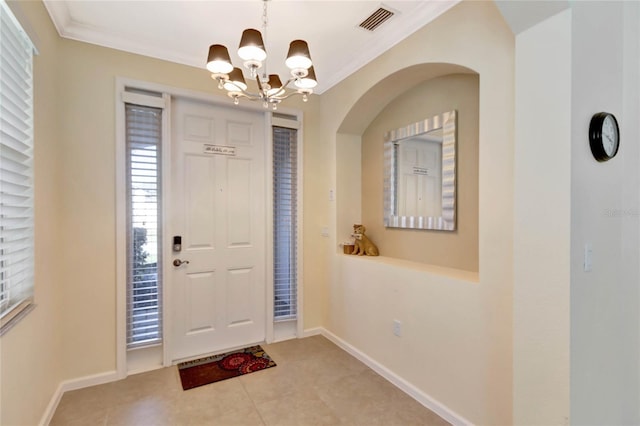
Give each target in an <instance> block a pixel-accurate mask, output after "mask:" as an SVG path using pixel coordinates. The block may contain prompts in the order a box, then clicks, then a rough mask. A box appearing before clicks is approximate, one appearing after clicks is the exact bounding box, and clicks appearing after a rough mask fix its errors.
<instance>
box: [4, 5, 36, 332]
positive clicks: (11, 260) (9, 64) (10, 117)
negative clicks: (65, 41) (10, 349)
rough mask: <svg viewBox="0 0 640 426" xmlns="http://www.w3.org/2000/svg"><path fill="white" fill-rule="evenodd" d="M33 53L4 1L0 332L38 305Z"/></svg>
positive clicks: (25, 36) (32, 48)
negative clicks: (35, 298) (35, 301)
mask: <svg viewBox="0 0 640 426" xmlns="http://www.w3.org/2000/svg"><path fill="white" fill-rule="evenodd" d="M33 54H34V46H33V44H32V43H31V40H30V39H29V37H28V36H27V34H26V33H25V32H24V31H23V29H22V27H21V26H20V24H19V23H18V21H17V20H16V18H15V17H14V15H13V13H12V12H11V10H10V9H9V7H8V6H7V4H6V3H5V2H4V1H3V0H0V84H1V86H0V87H1V90H0V324H1V325H0V334H2V333H3V332H5V331H7V330H8V329H9V328H10V327H11V326H12V325H13V324H15V323H16V322H17V321H18V320H19V319H20V318H21V317H22V316H24V315H25V314H26V313H27V312H28V311H29V310H30V309H31V308H33V268H34V260H33V256H34V254H33V246H34V231H33V72H32V68H33V67H32V64H33Z"/></svg>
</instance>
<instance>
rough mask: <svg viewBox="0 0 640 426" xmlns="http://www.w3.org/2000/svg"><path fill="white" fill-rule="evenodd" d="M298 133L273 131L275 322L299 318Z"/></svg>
mask: <svg viewBox="0 0 640 426" xmlns="http://www.w3.org/2000/svg"><path fill="white" fill-rule="evenodd" d="M297 140H298V131H297V130H296V129H290V128H286V127H277V126H274V127H273V257H274V259H273V274H274V276H273V281H274V298H275V300H274V320H275V321H284V320H290V319H295V318H296V315H297V269H298V268H297V262H298V259H297V255H296V253H297V247H296V241H297V229H298V227H297V204H298V202H297V201H298V200H297V194H298V189H297V182H298V164H297V159H298V151H297Z"/></svg>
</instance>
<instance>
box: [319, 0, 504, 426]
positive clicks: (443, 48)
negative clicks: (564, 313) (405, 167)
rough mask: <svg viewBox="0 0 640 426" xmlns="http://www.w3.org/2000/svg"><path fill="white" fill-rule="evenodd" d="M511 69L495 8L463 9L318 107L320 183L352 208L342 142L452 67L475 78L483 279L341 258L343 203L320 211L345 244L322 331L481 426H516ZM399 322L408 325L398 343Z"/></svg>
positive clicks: (475, 5) (469, 5)
mask: <svg viewBox="0 0 640 426" xmlns="http://www.w3.org/2000/svg"><path fill="white" fill-rule="evenodd" d="M513 61H514V37H513V34H512V33H511V31H510V30H509V28H508V27H507V26H506V24H505V22H504V21H503V19H502V16H501V15H500V13H499V12H498V10H497V9H496V7H495V5H494V4H493V3H490V2H463V3H460V4H459V5H457V6H455V7H454V8H452V9H450V10H449V11H448V12H446V13H445V14H443V15H442V16H440V17H439V18H438V19H437V20H435V21H434V22H432V23H430V24H428V25H427V26H425V27H424V28H423V29H421V30H419V31H417V32H416V33H414V34H413V35H412V36H410V37H408V38H407V39H405V40H404V41H403V42H401V43H399V44H398V45H396V46H395V47H394V48H393V49H391V50H390V51H388V52H386V53H385V54H384V55H382V56H380V57H379V58H377V59H376V60H374V61H372V62H371V63H370V64H368V65H367V66H366V67H364V68H362V69H360V70H359V71H358V73H357V75H354V76H351V77H349V78H348V79H346V80H345V81H343V82H342V83H340V84H339V85H337V86H336V87H334V88H333V89H331V90H330V91H328V92H326V93H324V94H323V95H322V98H321V101H322V118H323V123H324V125H323V126H322V134H321V139H322V140H325V141H327V150H329V152H330V153H331V156H332V159H333V160H332V161H331V162H330V163H329V164H328V165H327V167H326V169H327V172H326V174H325V176H326V179H327V181H328V182H329V185H335V188H336V190H337V193H338V198H337V199H338V201H340V200H344V199H347V200H348V199H350V198H351V197H352V196H357V194H359V193H361V192H362V193H364V191H362V189H363V186H362V185H361V183H360V182H349V181H347V182H345V181H343V180H337V179H336V176H343V175H344V172H343V170H342V168H344V167H348V162H346V161H345V160H344V159H343V154H345V151H344V150H343V147H342V145H341V143H340V142H342V141H344V140H348V141H353V140H354V138H355V137H356V136H361V135H362V133H363V132H364V130H365V129H366V128H367V127H368V126H369V124H370V123H371V122H372V120H373V119H374V117H376V116H377V115H378V113H379V112H380V111H382V109H383V108H384V107H385V106H386V105H387V104H388V103H389V102H391V101H392V100H393V98H394V97H395V96H397V94H398V92H400V93H402V92H404V91H405V90H407V89H409V88H411V87H414V86H416V85H418V84H419V83H421V82H423V81H425V80H427V79H429V78H433V77H437V76H438V75H437V72H436V71H430V70H432V69H436V68H438V67H441V68H442V69H443V70H442V72H441V73H440V74H439V75H444V74H450V73H451V72H454V71H451V69H449V68H450V66H448V65H447V64H457V65H459V66H462V67H465V68H466V69H470V70H472V71H475V72H477V73H478V74H479V92H480V97H479V112H480V114H479V133H478V143H479V145H478V157H479V171H478V183H479V187H478V191H479V192H478V195H479V201H478V209H479V210H478V214H479V228H478V233H479V234H478V240H479V274H474V273H463V272H461V271H456V270H446V269H445V268H436V267H428V266H425V265H423V264H419V263H412V262H406V261H394V260H393V259H389V258H385V257H380V258H356V257H354V256H346V255H341V254H339V252H338V249H337V243H338V242H340V240H341V238H342V237H341V235H342V234H341V233H342V232H343V231H342V230H341V229H338V228H337V225H338V224H340V226H343V224H344V220H343V216H350V217H354V216H355V214H354V213H352V212H350V211H348V206H346V205H345V204H344V203H338V204H335V203H330V202H326V201H324V202H323V201H319V203H318V205H319V207H322V208H325V206H327V205H328V206H329V208H330V210H331V217H330V218H329V220H331V222H330V223H331V225H332V226H333V227H334V228H333V229H334V230H335V233H336V234H337V235H338V236H337V237H336V238H335V239H334V240H333V243H335V245H332V247H330V249H329V257H330V259H331V265H332V271H333V275H332V277H331V278H332V279H331V282H330V283H329V286H328V288H327V291H328V293H327V298H328V301H329V305H328V314H327V323H326V326H327V328H328V329H329V330H330V331H331V332H332V333H334V334H335V335H336V336H338V337H339V338H341V339H343V340H344V341H345V342H346V343H348V344H350V345H351V346H353V347H354V348H356V349H357V350H360V351H362V352H363V353H365V354H367V356H369V357H370V358H371V359H373V360H375V361H377V362H379V363H381V364H383V366H384V367H385V368H387V369H388V370H390V371H392V372H393V373H395V374H397V375H399V376H400V377H401V378H403V379H404V380H406V381H408V382H409V383H411V384H412V385H414V386H415V387H417V389H418V390H419V392H421V393H422V394H423V395H424V396H427V397H429V398H431V399H433V400H436V401H439V402H440V403H442V404H444V405H445V406H446V407H447V410H448V412H449V413H453V414H454V417H455V418H457V419H467V420H468V421H471V422H473V423H476V424H511V422H512V394H511V391H512V286H513V270H512V265H513V254H512V248H513V184H512V182H513V132H514V128H513V121H514V116H513V105H514V104H513V102H514V91H513V87H514V80H513V74H514V68H513V67H514V62H513ZM431 64H435V65H431ZM405 71H406V72H405ZM433 74H436V75H433ZM363 99H364V100H366V101H364V102H363V101H362V100H363ZM352 151H353V149H352V146H351V143H349V144H348V146H347V150H346V153H349V152H352ZM383 249H384V247H383ZM394 319H399V320H401V321H402V322H403V324H404V325H405V328H404V334H403V336H402V337H401V338H397V337H396V336H394V335H393V333H392V322H393V320H394ZM416 366H419V367H416Z"/></svg>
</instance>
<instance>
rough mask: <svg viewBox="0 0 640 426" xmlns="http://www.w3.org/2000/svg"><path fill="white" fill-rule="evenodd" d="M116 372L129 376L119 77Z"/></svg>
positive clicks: (119, 86)
mask: <svg viewBox="0 0 640 426" xmlns="http://www.w3.org/2000/svg"><path fill="white" fill-rule="evenodd" d="M115 86H116V93H115V95H116V103H115V104H116V105H115V108H116V111H115V113H116V152H115V155H116V158H115V165H116V170H115V174H116V176H115V179H116V193H115V197H116V199H115V200H114V201H115V205H116V212H115V213H116V229H115V231H116V235H115V236H116V253H115V254H116V371H117V375H118V378H119V379H124V378H125V377H127V262H126V252H127V237H126V235H127V203H126V198H127V183H126V161H125V111H124V99H123V97H122V93H124V90H125V84H124V82H123V81H122V80H120V79H116V85H115Z"/></svg>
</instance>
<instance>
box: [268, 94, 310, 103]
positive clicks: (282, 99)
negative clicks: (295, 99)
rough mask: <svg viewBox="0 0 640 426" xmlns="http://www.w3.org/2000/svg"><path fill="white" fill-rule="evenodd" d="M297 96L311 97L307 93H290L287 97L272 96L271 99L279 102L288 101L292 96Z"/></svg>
mask: <svg viewBox="0 0 640 426" xmlns="http://www.w3.org/2000/svg"><path fill="white" fill-rule="evenodd" d="M295 95H301V96H308V95H310V93H305V92H289V93H287V95H286V96H272V97H271V98H272V99H277V100H279V101H284V100H285V99H288V98H290V97H292V96H295Z"/></svg>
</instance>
